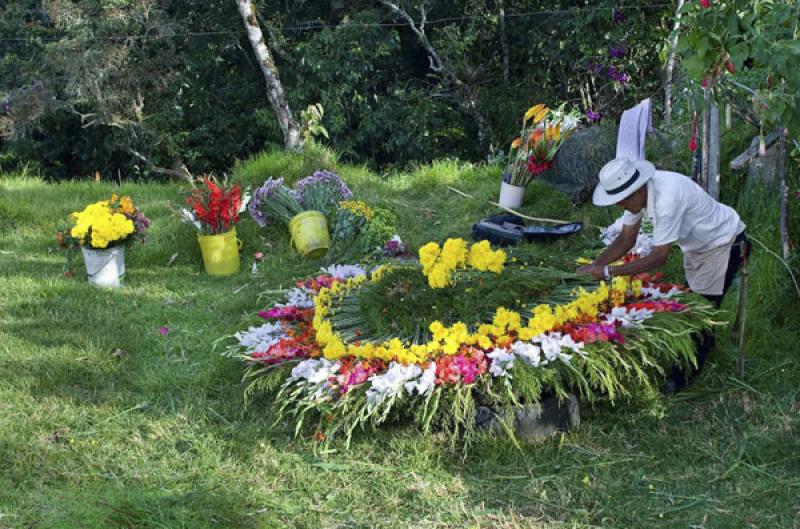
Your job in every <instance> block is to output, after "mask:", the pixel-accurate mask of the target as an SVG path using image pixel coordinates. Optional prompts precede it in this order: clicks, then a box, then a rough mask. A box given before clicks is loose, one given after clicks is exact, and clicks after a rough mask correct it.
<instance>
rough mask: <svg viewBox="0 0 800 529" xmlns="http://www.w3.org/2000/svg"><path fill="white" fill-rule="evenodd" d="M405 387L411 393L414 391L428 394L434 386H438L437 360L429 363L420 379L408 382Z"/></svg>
mask: <svg viewBox="0 0 800 529" xmlns="http://www.w3.org/2000/svg"><path fill="white" fill-rule="evenodd" d="M405 387H406V391H408V394H409V395H411V394H412V393H414V392H417V394H419V395H427V394H429V393H430V392H431V391H433V388H434V387H436V362H431V363H430V364H428V367H427V368H425V371H423V372H422V376H421V377H420V378H419V380H416V381H413V380H412V381H409V382H406V384H405Z"/></svg>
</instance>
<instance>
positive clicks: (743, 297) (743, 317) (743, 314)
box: [736, 247, 750, 378]
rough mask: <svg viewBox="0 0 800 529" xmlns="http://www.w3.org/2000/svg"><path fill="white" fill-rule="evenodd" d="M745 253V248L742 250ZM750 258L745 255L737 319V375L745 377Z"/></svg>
mask: <svg viewBox="0 0 800 529" xmlns="http://www.w3.org/2000/svg"><path fill="white" fill-rule="evenodd" d="M742 251H745V248H744V247H743V248H742ZM749 260H750V256H749V255H747V253H745V255H744V258H743V261H742V284H741V285H740V286H739V307H738V308H737V310H736V319H737V320H739V358H738V360H737V362H736V373H737V374H738V375H739V378H743V377H744V326H745V323H747V269H748V261H749Z"/></svg>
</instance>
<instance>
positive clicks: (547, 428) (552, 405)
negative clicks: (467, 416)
mask: <svg viewBox="0 0 800 529" xmlns="http://www.w3.org/2000/svg"><path fill="white" fill-rule="evenodd" d="M500 421H501V418H500V417H499V416H498V415H497V413H496V412H495V411H494V410H492V409H491V408H490V407H488V406H478V409H477V413H476V416H475V425H476V426H477V427H478V428H481V429H487V430H492V431H495V432H500V431H502V425H501V424H500ZM580 423H581V415H580V403H579V402H578V398H577V397H576V396H575V395H573V394H571V393H569V394H567V398H566V399H564V400H563V401H562V402H559V401H558V398H557V397H556V396H552V397H548V398H546V399H544V400H542V401H541V402H538V403H536V404H532V405H530V406H527V407H525V408H523V409H521V410H518V411H516V412H515V413H514V434H515V435H516V436H517V438H518V439H521V440H525V441H540V440H543V439H546V438H548V437H550V436H552V435H553V434H554V433H556V432H559V431H568V430H572V429H574V428H577V427H578V426H580Z"/></svg>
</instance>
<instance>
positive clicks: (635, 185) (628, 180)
mask: <svg viewBox="0 0 800 529" xmlns="http://www.w3.org/2000/svg"><path fill="white" fill-rule="evenodd" d="M655 172H656V167H655V166H654V165H653V164H651V163H650V162H648V161H647V160H630V159H628V158H617V159H615V160H611V161H610V162H608V163H607V164H605V165H604V166H603V168H602V169H600V175H599V177H600V182H599V183H598V184H597V187H595V188H594V196H593V197H592V202H594V205H595V206H610V205H612V204H616V203H618V202H619V201H620V200H622V199H624V198H627V197H629V196H631V195H632V194H633V193H635V192H636V191H637V190H638V189H639V188H641V187H642V186H643V185H645V184H646V183H647V181H648V180H650V179H651V178H652V177H653V174H654V173H655Z"/></svg>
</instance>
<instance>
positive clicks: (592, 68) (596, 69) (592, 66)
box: [586, 62, 603, 75]
mask: <svg viewBox="0 0 800 529" xmlns="http://www.w3.org/2000/svg"><path fill="white" fill-rule="evenodd" d="M586 69H587V70H589V73H592V74H594V75H597V74H599V73H600V72H602V71H603V65H602V64H598V63H596V62H590V63H589V65H588V66H587V67H586Z"/></svg>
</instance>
